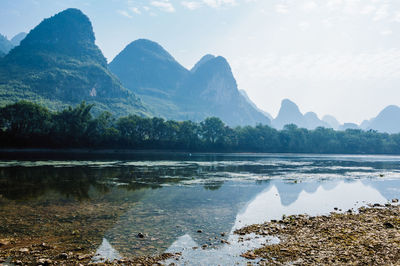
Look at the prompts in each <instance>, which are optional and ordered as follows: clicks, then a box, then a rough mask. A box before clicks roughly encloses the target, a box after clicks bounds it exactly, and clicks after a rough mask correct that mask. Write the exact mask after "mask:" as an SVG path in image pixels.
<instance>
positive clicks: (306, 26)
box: [299, 21, 310, 31]
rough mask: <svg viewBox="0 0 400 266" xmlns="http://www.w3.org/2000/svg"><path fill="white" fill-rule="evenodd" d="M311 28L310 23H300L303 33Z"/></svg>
mask: <svg viewBox="0 0 400 266" xmlns="http://www.w3.org/2000/svg"><path fill="white" fill-rule="evenodd" d="M309 27H310V23H308V22H305V21H303V22H300V23H299V28H300V30H302V31H305V30H307V29H308V28H309Z"/></svg>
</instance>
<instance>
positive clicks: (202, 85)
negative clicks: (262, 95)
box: [177, 56, 270, 126]
mask: <svg viewBox="0 0 400 266" xmlns="http://www.w3.org/2000/svg"><path fill="white" fill-rule="evenodd" d="M177 97H179V98H180V102H181V104H180V106H181V108H182V109H183V110H185V111H186V112H187V113H191V114H192V116H193V118H194V119H195V120H202V119H204V118H205V117H208V116H217V117H219V118H221V119H222V120H223V121H224V122H225V123H227V124H228V125H231V126H238V125H256V124H257V123H262V124H266V125H269V124H270V120H269V119H268V117H266V116H265V115H264V114H262V113H261V112H260V111H259V110H257V109H256V108H254V107H253V106H252V105H251V104H249V102H248V101H247V100H246V99H245V97H243V95H242V94H241V93H240V92H239V90H238V87H237V83H236V80H235V78H234V76H233V74H232V70H231V67H230V66H229V64H228V62H227V60H226V59H225V58H223V57H222V56H218V57H214V58H212V59H211V58H210V59H209V60H207V61H205V62H204V57H203V63H201V64H199V63H198V64H197V68H196V69H195V71H193V72H192V73H191V75H190V76H189V77H188V78H187V79H186V80H185V81H184V82H183V84H182V87H181V88H180V89H179V90H178V95H177Z"/></svg>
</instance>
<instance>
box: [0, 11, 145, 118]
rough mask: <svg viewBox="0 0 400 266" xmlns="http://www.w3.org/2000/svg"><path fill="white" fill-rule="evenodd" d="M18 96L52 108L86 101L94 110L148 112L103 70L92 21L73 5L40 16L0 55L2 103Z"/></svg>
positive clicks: (15, 99) (120, 112)
mask: <svg viewBox="0 0 400 266" xmlns="http://www.w3.org/2000/svg"><path fill="white" fill-rule="evenodd" d="M22 99H23V100H29V101H32V102H36V103H40V104H43V105H45V106H47V107H48V108H50V109H52V110H60V109H61V108H65V107H67V106H69V105H71V104H73V105H75V104H79V103H80V102H81V101H82V100H85V101H87V102H90V103H94V104H95V108H93V112H96V113H100V112H102V111H110V112H113V113H114V114H116V115H123V114H126V113H130V114H138V115H142V114H148V111H147V109H146V108H145V107H144V106H143V104H142V102H141V101H140V99H139V98H137V97H136V96H135V95H134V94H133V93H132V92H130V91H128V90H127V89H126V88H124V87H123V86H122V84H121V82H120V81H119V80H118V79H117V77H115V76H114V75H113V74H112V73H111V72H110V71H109V70H108V69H107V61H106V58H105V57H104V56H103V54H102V52H101V50H100V49H99V48H98V47H97V46H96V44H95V35H94V32H93V28H92V24H91V22H90V20H89V18H88V17H87V16H86V15H84V14H83V13H82V12H81V11H80V10H77V9H67V10H65V11H62V12H60V13H58V14H56V15H55V16H53V17H51V18H48V19H45V20H43V21H42V22H41V23H40V24H39V25H38V26H36V27H35V28H34V29H33V30H31V31H30V33H29V34H28V35H27V36H26V37H25V38H24V39H23V40H22V41H21V44H20V45H19V46H17V47H15V48H14V49H12V50H11V51H10V52H9V53H8V54H7V55H5V56H4V57H1V58H0V106H4V105H6V104H9V103H13V102H16V101H18V100H22Z"/></svg>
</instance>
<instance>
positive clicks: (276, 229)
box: [235, 199, 400, 265]
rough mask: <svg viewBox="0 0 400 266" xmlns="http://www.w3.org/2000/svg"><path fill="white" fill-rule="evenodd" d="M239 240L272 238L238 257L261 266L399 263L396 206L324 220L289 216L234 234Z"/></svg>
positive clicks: (399, 220)
mask: <svg viewBox="0 0 400 266" xmlns="http://www.w3.org/2000/svg"><path fill="white" fill-rule="evenodd" d="M235 233H236V234H239V235H245V234H249V233H255V234H258V235H273V236H278V237H279V238H280V240H281V242H280V243H278V244H273V245H265V246H264V247H262V248H259V249H256V250H252V251H248V252H246V253H244V254H242V256H243V257H245V258H248V259H259V260H260V259H261V261H260V262H259V264H261V265H271V264H276V265H281V264H291V265H321V264H329V265H332V264H350V265H398V264H399V263H400V206H399V205H398V200H396V199H395V200H393V203H392V204H386V205H385V206H383V205H379V204H376V205H374V206H370V207H367V208H366V207H362V208H360V209H358V211H357V212H354V211H352V210H349V211H347V212H345V213H338V212H332V213H331V214H330V215H328V216H317V217H310V216H307V215H293V216H288V217H283V219H282V220H279V221H275V220H272V221H270V222H266V223H264V224H258V225H251V226H247V227H244V228H242V229H239V230H237V231H235Z"/></svg>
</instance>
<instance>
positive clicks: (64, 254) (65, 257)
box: [58, 253, 68, 260]
mask: <svg viewBox="0 0 400 266" xmlns="http://www.w3.org/2000/svg"><path fill="white" fill-rule="evenodd" d="M58 258H59V259H61V260H67V259H68V254H67V253H61V254H59V255H58Z"/></svg>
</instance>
